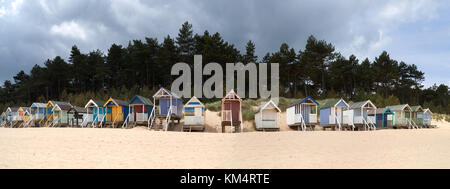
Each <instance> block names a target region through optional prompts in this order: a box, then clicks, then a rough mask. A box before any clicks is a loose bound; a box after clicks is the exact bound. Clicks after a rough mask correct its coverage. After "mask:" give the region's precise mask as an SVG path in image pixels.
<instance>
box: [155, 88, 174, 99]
mask: <svg viewBox="0 0 450 189" xmlns="http://www.w3.org/2000/svg"><path fill="white" fill-rule="evenodd" d="M170 96H172V98H178V99H179V98H180V97H179V96H178V95H177V94H175V93H173V92H172V91H169V90H167V89H166V88H164V87H161V88H160V89H159V90H158V91H156V93H155V94H154V95H153V98H155V99H159V98H161V97H170Z"/></svg>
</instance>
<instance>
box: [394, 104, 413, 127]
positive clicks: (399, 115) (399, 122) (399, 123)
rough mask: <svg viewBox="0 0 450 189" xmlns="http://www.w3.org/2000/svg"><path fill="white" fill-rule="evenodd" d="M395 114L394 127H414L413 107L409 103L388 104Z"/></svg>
mask: <svg viewBox="0 0 450 189" xmlns="http://www.w3.org/2000/svg"><path fill="white" fill-rule="evenodd" d="M388 108H389V109H391V111H393V112H394V113H395V114H394V128H397V129H399V128H413V125H412V124H411V107H410V106H409V105H408V104H401V105H395V106H388Z"/></svg>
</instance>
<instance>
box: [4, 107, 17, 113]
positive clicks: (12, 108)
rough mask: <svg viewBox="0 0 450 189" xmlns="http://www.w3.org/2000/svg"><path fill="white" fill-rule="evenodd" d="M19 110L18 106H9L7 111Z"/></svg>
mask: <svg viewBox="0 0 450 189" xmlns="http://www.w3.org/2000/svg"><path fill="white" fill-rule="evenodd" d="M18 110H19V108H18V107H8V108H7V109H6V111H7V112H17V111H18Z"/></svg>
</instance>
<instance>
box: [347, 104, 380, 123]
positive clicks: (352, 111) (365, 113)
mask: <svg viewBox="0 0 450 189" xmlns="http://www.w3.org/2000/svg"><path fill="white" fill-rule="evenodd" d="M376 109H377V107H376V106H375V105H374V104H373V103H372V102H371V101H370V100H366V101H361V102H355V103H352V104H350V105H349V108H348V110H345V111H344V114H343V115H344V124H345V125H348V126H349V127H351V128H352V129H353V130H354V129H355V128H356V129H358V130H362V128H364V130H370V129H376V125H375V115H374V114H369V113H370V112H373V111H376Z"/></svg>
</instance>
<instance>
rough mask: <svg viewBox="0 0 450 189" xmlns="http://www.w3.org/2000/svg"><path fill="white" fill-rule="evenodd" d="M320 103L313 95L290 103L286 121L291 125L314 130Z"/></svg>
mask: <svg viewBox="0 0 450 189" xmlns="http://www.w3.org/2000/svg"><path fill="white" fill-rule="evenodd" d="M318 106H319V103H318V102H317V101H316V100H314V99H313V98H311V97H309V96H308V97H306V98H304V99H301V100H299V101H297V102H294V103H292V104H290V105H289V106H288V107H287V109H286V122H287V125H288V126H289V127H297V129H298V130H300V129H302V130H306V128H307V127H310V128H311V129H312V130H314V127H315V126H316V125H317V107H318Z"/></svg>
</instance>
